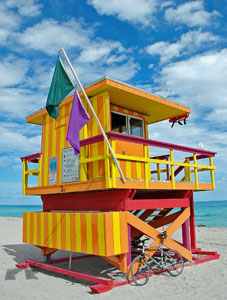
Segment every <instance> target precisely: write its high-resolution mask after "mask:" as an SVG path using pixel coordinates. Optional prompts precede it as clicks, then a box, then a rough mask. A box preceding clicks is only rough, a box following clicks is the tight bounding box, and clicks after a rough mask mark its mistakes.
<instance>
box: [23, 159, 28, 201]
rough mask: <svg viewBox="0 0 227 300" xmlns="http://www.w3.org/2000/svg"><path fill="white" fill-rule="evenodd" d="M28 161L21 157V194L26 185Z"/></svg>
mask: <svg viewBox="0 0 227 300" xmlns="http://www.w3.org/2000/svg"><path fill="white" fill-rule="evenodd" d="M27 171H28V162H27V161H26V159H25V158H24V159H23V183H22V191H23V195H25V189H26V188H27V186H28V174H27Z"/></svg>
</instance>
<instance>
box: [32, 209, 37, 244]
mask: <svg viewBox="0 0 227 300" xmlns="http://www.w3.org/2000/svg"><path fill="white" fill-rule="evenodd" d="M33 244H34V245H36V244H37V213H34V214H33Z"/></svg>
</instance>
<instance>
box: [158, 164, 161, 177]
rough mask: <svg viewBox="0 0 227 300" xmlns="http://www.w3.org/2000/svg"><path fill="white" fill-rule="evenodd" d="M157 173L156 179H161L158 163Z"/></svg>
mask: <svg viewBox="0 0 227 300" xmlns="http://www.w3.org/2000/svg"><path fill="white" fill-rule="evenodd" d="M157 175H158V180H161V172H160V164H157Z"/></svg>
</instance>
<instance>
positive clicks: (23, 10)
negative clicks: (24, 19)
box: [5, 0, 42, 17]
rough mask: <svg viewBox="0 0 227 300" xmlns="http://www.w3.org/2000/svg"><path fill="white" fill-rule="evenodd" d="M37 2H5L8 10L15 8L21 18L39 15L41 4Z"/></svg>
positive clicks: (34, 0) (28, 0)
mask: <svg viewBox="0 0 227 300" xmlns="http://www.w3.org/2000/svg"><path fill="white" fill-rule="evenodd" d="M38 2H39V1H37V0H6V1H5V5H6V6H7V7H8V8H17V10H18V13H19V14H20V15H21V16H29V17H35V16H38V15H39V14H40V13H41V8H42V4H40V3H38Z"/></svg>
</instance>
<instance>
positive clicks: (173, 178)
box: [170, 149, 175, 189]
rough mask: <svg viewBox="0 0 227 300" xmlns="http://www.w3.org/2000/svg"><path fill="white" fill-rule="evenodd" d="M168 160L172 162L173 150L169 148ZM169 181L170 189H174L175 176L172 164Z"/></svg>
mask: <svg viewBox="0 0 227 300" xmlns="http://www.w3.org/2000/svg"><path fill="white" fill-rule="evenodd" d="M170 161H171V162H173V161H174V160H173V150H172V149H170ZM171 182H172V189H175V176H174V165H171Z"/></svg>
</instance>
